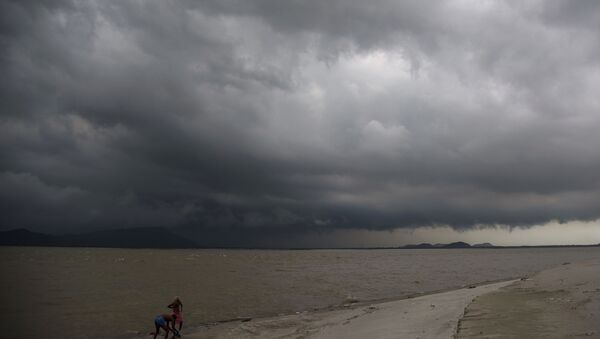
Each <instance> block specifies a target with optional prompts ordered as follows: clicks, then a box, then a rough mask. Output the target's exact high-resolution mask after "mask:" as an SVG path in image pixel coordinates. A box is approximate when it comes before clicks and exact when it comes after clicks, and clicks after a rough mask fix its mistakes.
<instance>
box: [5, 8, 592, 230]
mask: <svg viewBox="0 0 600 339" xmlns="http://www.w3.org/2000/svg"><path fill="white" fill-rule="evenodd" d="M0 13H2V14H0V15H1V24H0V34H1V35H0V47H1V49H0V50H1V51H2V52H0V57H1V58H2V59H1V60H2V63H1V67H2V74H3V76H2V78H1V79H0V96H1V99H2V108H0V110H1V118H0V119H1V120H0V142H1V143H0V145H1V146H0V147H1V150H2V152H1V157H0V161H1V172H0V192H1V193H0V209H1V210H0V214H1V215H2V223H1V226H2V227H3V228H12V227H29V228H33V229H37V230H45V231H57V232H58V231H74V230H85V229H97V228H103V227H109V228H115V227H133V226H153V225H154V226H185V227H187V228H192V229H194V230H196V231H198V232H200V233H202V230H210V229H212V230H219V231H221V230H223V229H227V230H230V231H231V232H233V233H235V232H238V231H239V232H241V233H240V234H265V233H270V234H274V233H282V234H286V233H290V232H291V233H298V232H300V233H302V232H305V231H315V230H330V229H348V228H352V229H357V228H358V229H393V228H402V227H417V226H430V225H449V226H451V227H455V228H464V227H470V226H473V225H481V224H484V225H485V224H490V225H495V224H504V225H511V226H527V225H536V224H542V223H546V222H548V221H550V220H563V221H568V220H595V219H598V218H600V208H599V203H598V202H600V147H598V145H600V133H598V130H599V127H600V113H598V112H600V99H599V96H598V92H599V91H600V40H598V38H597V37H598V30H599V29H600V24H598V23H599V22H600V5H599V4H598V3H597V2H594V1H578V2H567V1H543V2H542V1H514V2H513V1H497V2H496V1H494V2H492V1H468V0H457V1H445V2H437V1H436V2H433V1H432V2H429V1H426V2H414V1H406V2H403V1H402V2H401V1H384V0H382V1H375V2H369V3H366V2H364V1H325V2H324V1H284V2H281V1H261V0H255V1H241V0H239V1H234V0H225V1H223V0H220V1H200V2H195V1H191V2H185V1H182V2H178V1H148V2H146V1H145V2H134V1H131V2H123V1H115V2H107V1H81V2H79V1H62V2H60V1H49V2H44V1H34V2H31V3H30V2H26V1H4V2H3V3H2V4H1V5H0Z"/></svg>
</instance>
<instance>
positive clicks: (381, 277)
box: [0, 247, 600, 338]
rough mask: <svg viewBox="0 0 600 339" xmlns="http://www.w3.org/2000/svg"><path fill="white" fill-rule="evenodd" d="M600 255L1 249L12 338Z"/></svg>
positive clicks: (103, 330) (300, 306)
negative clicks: (177, 305) (177, 300)
mask: <svg viewBox="0 0 600 339" xmlns="http://www.w3.org/2000/svg"><path fill="white" fill-rule="evenodd" d="M591 258H600V248H598V247H595V248H594V247H587V248H532V249H453V250H443V249H439V250H393V249H391V250H285V251H275V250H156V249H142V250H134V249H97V248H43V247H37V248H36V247H4V248H0V269H1V272H2V278H0V290H1V291H2V301H3V302H2V303H1V306H0V307H1V308H2V314H3V316H4V324H5V326H3V331H4V333H3V335H2V337H6V338H65V337H68V338H114V337H127V336H128V335H131V336H135V335H136V333H149V332H150V331H151V330H153V319H154V316H155V315H157V314H159V313H164V312H166V311H168V309H167V308H166V305H167V304H168V303H169V302H171V300H172V299H173V297H174V296H176V295H178V296H180V297H181V299H182V301H183V303H184V308H183V311H184V312H183V313H184V321H185V326H184V331H185V329H186V328H188V329H189V328H190V327H193V326H198V325H200V324H203V323H208V322H213V321H219V320H225V319H231V318H236V317H260V316H271V315H277V314H289V313H293V312H300V311H304V310H311V309H316V308H325V307H329V306H335V305H340V304H342V303H344V302H348V301H350V300H359V301H368V300H378V299H393V298H402V297H406V296H409V295H414V294H417V293H429V292H432V291H438V290H446V289H452V288H459V287H462V286H464V285H468V284H473V283H480V282H485V281H494V280H500V279H506V278H510V277H519V276H523V275H530V274H533V273H535V272H537V271H540V270H543V269H546V268H549V267H553V266H556V265H560V264H562V263H564V262H575V261H579V260H585V259H591Z"/></svg>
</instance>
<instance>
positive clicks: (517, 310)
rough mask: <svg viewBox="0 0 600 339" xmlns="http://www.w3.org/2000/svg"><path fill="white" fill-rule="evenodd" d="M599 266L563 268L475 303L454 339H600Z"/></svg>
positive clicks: (579, 264) (589, 262) (596, 262)
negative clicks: (583, 338) (582, 338)
mask: <svg viewBox="0 0 600 339" xmlns="http://www.w3.org/2000/svg"><path fill="white" fill-rule="evenodd" d="M599 315H600V260H598V259H596V260H587V261H582V262H577V263H573V264H571V263H563V264H562V265H560V266H557V267H555V268H551V269H548V270H544V271H542V272H539V273H538V274H536V275H534V276H532V277H531V278H529V279H526V280H520V281H517V282H516V283H515V284H512V285H510V286H507V287H506V288H503V289H500V290H498V291H495V292H493V293H489V294H486V295H482V296H480V297H478V298H476V299H475V300H474V301H473V302H472V303H471V304H470V305H469V306H468V307H467V308H466V309H465V316H464V317H463V318H462V319H461V320H460V323H459V328H458V331H457V336H456V338H458V339H466V338H556V339H559V338H573V337H585V338H600V324H599V323H598V316H599Z"/></svg>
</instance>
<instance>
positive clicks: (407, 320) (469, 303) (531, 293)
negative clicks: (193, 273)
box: [184, 260, 600, 339]
mask: <svg viewBox="0 0 600 339" xmlns="http://www.w3.org/2000/svg"><path fill="white" fill-rule="evenodd" d="M188 331H189V332H188ZM185 332H186V333H184V337H185V338H348V339H352V338H357V339H358V338H360V339H362V338H419V339H426V338H444V339H448V338H459V339H464V338H583V337H585V338H600V260H595V261H586V262H582V263H577V264H571V263H565V264H563V265H561V266H559V267H557V268H554V269H550V270H546V271H543V272H541V273H539V274H537V275H535V276H533V277H531V278H527V279H525V278H524V279H521V280H511V281H505V282H499V283H493V284H488V285H480V286H472V287H471V288H463V289H459V290H454V291H449V292H444V293H436V294H431V295H424V296H420V297H416V298H410V299H403V300H396V301H388V302H381V303H373V304H361V305H356V304H355V305H348V306H347V307H344V308H341V309H335V310H326V311H314V312H304V313H299V314H294V315H287V316H279V317H272V318H260V319H245V320H239V321H231V322H227V323H220V324H214V325H207V326H201V327H198V328H195V329H188V330H187V331H185Z"/></svg>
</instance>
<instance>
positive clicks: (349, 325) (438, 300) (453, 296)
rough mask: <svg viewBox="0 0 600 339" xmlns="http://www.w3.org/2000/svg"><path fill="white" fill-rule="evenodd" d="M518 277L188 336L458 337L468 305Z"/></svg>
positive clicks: (223, 326)
mask: <svg viewBox="0 0 600 339" xmlns="http://www.w3.org/2000/svg"><path fill="white" fill-rule="evenodd" d="M513 282H514V281H506V282H499V283H493V284H487V285H481V286H471V288H463V289H460V290H455V291H449V292H444V293H437V294H431V295H425V296H421V297H416V298H410V299H403V300H396V301H388V302H382V303H375V304H363V305H347V307H346V308H343V309H336V310H330V311H315V312H303V313H299V314H294V315H287V316H280V317H272V318H263V319H251V320H248V319H245V320H240V321H233V322H228V323H223V324H215V325H207V326H203V327H200V328H197V329H195V330H193V331H192V332H191V333H190V332H188V333H186V334H185V337H186V338H347V339H353V338H356V339H362V338H419V339H427V338H452V337H453V336H454V335H455V334H456V330H457V324H458V320H459V318H460V317H461V316H462V315H463V312H464V309H465V307H466V306H467V305H468V304H469V303H470V302H471V301H472V300H473V299H474V298H475V297H477V296H479V295H482V294H485V293H490V292H492V291H495V290H498V289H499V288H501V287H504V286H507V285H509V284H511V283H513Z"/></svg>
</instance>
